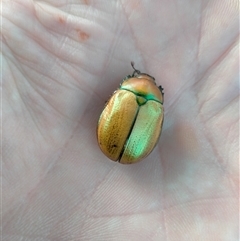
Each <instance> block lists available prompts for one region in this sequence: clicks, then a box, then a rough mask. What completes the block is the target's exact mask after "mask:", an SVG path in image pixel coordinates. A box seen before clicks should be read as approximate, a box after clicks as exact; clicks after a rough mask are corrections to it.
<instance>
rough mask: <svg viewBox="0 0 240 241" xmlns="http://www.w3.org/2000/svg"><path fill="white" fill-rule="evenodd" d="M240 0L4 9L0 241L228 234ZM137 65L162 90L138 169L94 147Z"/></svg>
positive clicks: (234, 199)
mask: <svg viewBox="0 0 240 241" xmlns="http://www.w3.org/2000/svg"><path fill="white" fill-rule="evenodd" d="M237 3H238V1H237V0H223V1H218V0H215V1H213V0H210V1H209V0H206V1H198V0H197V1H177V0H173V1H151V4H149V1H133V0H122V1H91V0H85V1H83V0H82V1H81V0H77V1H76V0H75V1H65V0H61V1H59V0H49V1H30V0H14V1H10V0H8V1H6V0H3V1H2V15H3V18H2V20H3V22H2V23H3V27H2V30H1V31H2V42H3V43H2V54H3V56H2V80H3V81H2V89H3V92H2V116H3V119H2V130H3V133H2V146H3V148H2V194H3V198H2V199H3V207H2V221H3V225H2V228H3V230H2V231H3V232H2V238H3V239H2V240H6V241H8V240H9V241H19V240H27V241H28V240H31V241H32V240H38V241H39V240H66V241H69V240H104V241H106V240H120V241H122V240H136V241H139V240H143V241H146V240H150V241H151V240H167V241H175V240H177V241H179V240H180V241H182V240H183V241H185V240H187V241H189V240H194V241H198V240H199V241H202V240H207V241H208V240H218V241H229V240H230V241H234V240H238V195H239V193H238V182H239V177H238V174H239V173H238V153H239V143H238V133H239V130H238V123H239V113H238V110H239V109H238V95H239V86H238V71H239V69H238V6H237ZM130 61H134V62H135V67H136V68H138V69H140V70H141V71H142V72H146V73H148V74H150V75H152V76H154V77H155V78H156V82H157V83H158V85H160V84H161V85H162V86H163V87H164V92H165V102H164V108H165V122H164V125H163V132H162V136H161V138H160V141H159V143H158V145H157V147H156V148H155V150H154V151H153V152H152V153H151V154H150V155H149V156H148V157H147V158H146V159H145V160H144V161H142V162H139V163H137V164H135V165H125V166H124V165H121V164H118V163H114V162H111V161H109V160H108V159H107V158H106V157H105V156H104V155H103V154H102V153H101V151H100V149H99V147H98V144H97V140H96V135H95V134H96V125H97V121H98V117H99V115H100V113H101V111H102V108H103V106H104V103H105V101H106V100H107V99H108V98H109V96H110V94H111V93H112V92H113V91H114V90H115V89H116V88H118V86H119V83H120V82H121V79H123V78H124V77H125V76H126V75H127V74H131V73H132V71H133V70H132V68H131V65H130Z"/></svg>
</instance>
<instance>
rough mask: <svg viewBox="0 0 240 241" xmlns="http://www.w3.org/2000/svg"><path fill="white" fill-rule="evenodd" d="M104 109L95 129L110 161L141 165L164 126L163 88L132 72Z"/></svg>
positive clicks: (142, 74) (149, 79) (100, 144)
mask: <svg viewBox="0 0 240 241" xmlns="http://www.w3.org/2000/svg"><path fill="white" fill-rule="evenodd" d="M131 65H132V67H133V69H134V72H133V74H132V75H129V76H127V77H126V78H125V79H123V82H122V84H121V85H120V88H119V89H118V90H116V91H115V92H114V93H113V95H112V96H111V98H110V99H109V100H108V102H107V103H106V105H105V108H104V110H103V112H102V114H101V116H100V118H99V121H98V127H97V139H98V144H99V146H100V148H101V150H102V152H103V153H104V154H105V155H106V156H107V157H108V158H109V159H111V160H113V161H117V162H120V163H123V164H131V163H135V162H138V161H140V160H141V159H143V158H145V157H146V156H147V155H149V154H150V153H151V151H152V150H153V149H154V147H155V146H156V144H157V142H158V139H159V136H160V134H161V130H162V124H163V88H162V87H161V86H159V87H158V86H157V85H156V82H155V79H154V78H153V77H152V76H150V75H148V74H145V73H141V72H140V71H139V70H137V69H135V68H134V64H133V62H132V63H131Z"/></svg>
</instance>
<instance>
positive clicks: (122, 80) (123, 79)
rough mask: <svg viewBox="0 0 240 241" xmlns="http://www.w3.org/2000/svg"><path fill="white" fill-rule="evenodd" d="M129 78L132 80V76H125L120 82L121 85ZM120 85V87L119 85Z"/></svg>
mask: <svg viewBox="0 0 240 241" xmlns="http://www.w3.org/2000/svg"><path fill="white" fill-rule="evenodd" d="M130 78H132V76H131V75H127V76H126V77H125V78H124V79H123V80H122V83H123V82H124V81H125V80H127V79H130ZM122 83H121V84H122ZM121 84H120V85H121Z"/></svg>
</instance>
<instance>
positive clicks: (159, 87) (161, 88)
mask: <svg viewBox="0 0 240 241" xmlns="http://www.w3.org/2000/svg"><path fill="white" fill-rule="evenodd" d="M158 89H159V90H160V91H161V93H162V95H164V93H163V90H164V89H163V87H162V86H161V85H159V86H158Z"/></svg>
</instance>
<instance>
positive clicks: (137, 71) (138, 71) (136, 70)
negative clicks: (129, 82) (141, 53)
mask: <svg viewBox="0 0 240 241" xmlns="http://www.w3.org/2000/svg"><path fill="white" fill-rule="evenodd" d="M131 65H132V68H133V69H134V72H133V74H132V76H135V74H141V71H140V70H138V69H135V67H134V62H133V61H131Z"/></svg>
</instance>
